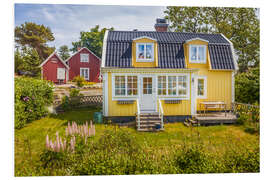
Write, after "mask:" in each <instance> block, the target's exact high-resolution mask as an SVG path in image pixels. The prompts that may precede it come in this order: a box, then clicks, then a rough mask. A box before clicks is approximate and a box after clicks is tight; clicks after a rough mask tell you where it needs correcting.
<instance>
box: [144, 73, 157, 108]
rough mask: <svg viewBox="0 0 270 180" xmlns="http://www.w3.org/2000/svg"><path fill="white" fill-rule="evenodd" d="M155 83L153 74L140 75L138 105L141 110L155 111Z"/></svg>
mask: <svg viewBox="0 0 270 180" xmlns="http://www.w3.org/2000/svg"><path fill="white" fill-rule="evenodd" d="M156 103H157V102H156V83H155V78H154V76H151V75H144V76H141V77H140V107H141V111H146V112H153V111H156Z"/></svg>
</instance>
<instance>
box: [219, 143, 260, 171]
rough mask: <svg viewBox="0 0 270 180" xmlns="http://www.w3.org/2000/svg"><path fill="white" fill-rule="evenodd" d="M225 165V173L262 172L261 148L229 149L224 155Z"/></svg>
mask: <svg viewBox="0 0 270 180" xmlns="http://www.w3.org/2000/svg"><path fill="white" fill-rule="evenodd" d="M224 165H225V169H224V171H223V172H233V173H235V172H238V173H244V172H260V151H259V148H254V149H248V148H244V149H241V150H235V149H229V150H227V151H226V153H225V155H224Z"/></svg>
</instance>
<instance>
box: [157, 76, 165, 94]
mask: <svg viewBox="0 0 270 180" xmlns="http://www.w3.org/2000/svg"><path fill="white" fill-rule="evenodd" d="M158 95H166V76H158Z"/></svg>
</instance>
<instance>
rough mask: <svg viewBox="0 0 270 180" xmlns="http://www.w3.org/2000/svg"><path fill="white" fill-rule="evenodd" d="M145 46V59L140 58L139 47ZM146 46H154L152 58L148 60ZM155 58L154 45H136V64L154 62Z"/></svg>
mask: <svg viewBox="0 0 270 180" xmlns="http://www.w3.org/2000/svg"><path fill="white" fill-rule="evenodd" d="M140 45H144V58H143V59H141V58H139V46H140ZM146 45H152V53H153V54H152V58H151V59H146ZM154 58H155V51H154V43H136V62H153V61H154Z"/></svg>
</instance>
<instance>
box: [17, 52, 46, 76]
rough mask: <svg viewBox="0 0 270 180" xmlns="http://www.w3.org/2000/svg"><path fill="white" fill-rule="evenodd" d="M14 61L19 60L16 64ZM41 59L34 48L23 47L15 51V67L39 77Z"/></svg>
mask: <svg viewBox="0 0 270 180" xmlns="http://www.w3.org/2000/svg"><path fill="white" fill-rule="evenodd" d="M16 61H17V62H19V63H17V65H16ZM41 62H42V61H41V59H40V57H39V55H38V53H37V50H36V49H34V48H28V47H24V48H23V50H22V51H21V52H19V51H17V52H16V53H15V69H16V70H17V72H18V71H22V72H27V73H28V75H30V76H34V77H40V71H41V69H40V67H39V65H40V64H41Z"/></svg>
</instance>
